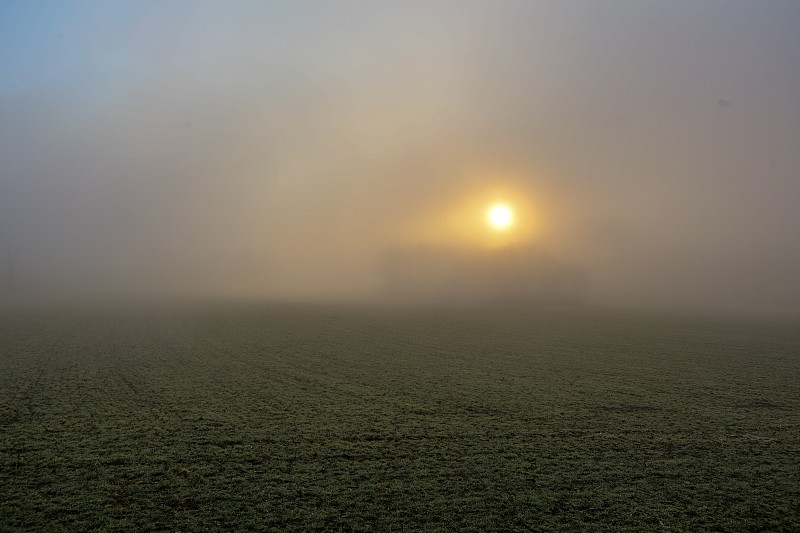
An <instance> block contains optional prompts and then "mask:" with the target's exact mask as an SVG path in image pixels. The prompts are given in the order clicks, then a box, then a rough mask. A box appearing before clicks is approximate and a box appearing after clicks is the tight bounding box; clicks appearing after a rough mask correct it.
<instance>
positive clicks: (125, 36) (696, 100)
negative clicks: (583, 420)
mask: <svg viewBox="0 0 800 533" xmlns="http://www.w3.org/2000/svg"><path fill="white" fill-rule="evenodd" d="M497 199H502V200H504V201H508V202H510V203H511V204H512V205H513V206H514V208H515V210H516V212H517V215H518V219H517V225H516V226H515V228H514V230H513V232H510V233H508V234H506V235H505V236H504V237H503V238H502V239H501V238H499V237H497V236H493V235H491V234H490V233H488V232H489V231H490V230H488V229H487V228H486V227H485V225H484V224H483V213H484V210H485V207H486V206H487V205H488V203H490V202H492V201H494V200H497ZM799 205H800V2H796V1H794V0H786V1H778V0H774V1H773V0H767V1H763V2H753V1H749V0H748V1H745V0H741V1H740V0H719V1H713V0H705V1H703V2H697V1H694V0H692V1H675V0H669V1H667V0H664V1H650V2H645V1H641V0H631V1H606V2H594V1H588V0H587V1H564V0H558V1H552V2H544V1H534V0H525V1H519V2H514V1H485V2H471V1H461V0H458V1H457V0H452V1H443V2H432V1H421V2H409V1H404V2H377V1H369V2H367V1H364V2H355V1H330V2H303V1H293V2H264V1H254V2H246V1H226V2H217V1H213V2H200V1H191V2H190V1H172V2H155V1H130V2H115V1H108V2H101V1H86V2H82V1H70V2H59V1H33V0H25V1H19V2H13V1H5V2H2V3H0V249H1V250H2V252H3V257H4V260H3V263H4V264H7V267H8V268H4V271H3V278H4V283H5V287H6V289H7V291H15V292H17V293H22V292H25V291H28V292H66V293H69V292H75V293H81V292H85V291H88V292H91V291H98V290H99V291H107V290H113V291H120V292H136V291H161V290H175V291H190V292H223V293H237V294H243V295H276V296H282V297H283V296H303V297H316V296H325V297H336V296H354V295H364V294H370V293H371V292H372V291H374V290H376V288H380V286H381V284H382V283H383V282H384V281H385V280H383V279H382V277H381V276H382V272H385V268H384V267H385V263H386V261H387V257H388V258H392V257H398V256H399V257H404V258H405V260H406V262H409V261H411V262H413V263H414V264H415V265H417V267H416V268H417V269H418V270H419V271H420V272H421V273H420V274H419V275H420V276H423V277H424V276H425V275H426V274H425V268H429V266H430V265H431V264H433V263H436V264H437V265H438V266H437V267H436V268H438V269H440V270H441V269H443V268H444V269H445V270H447V269H450V268H455V269H459V268H461V267H464V265H465V264H468V265H467V266H468V267H469V268H466V267H465V268H466V270H470V269H471V270H470V271H473V270H475V269H484V272H489V273H494V274H496V275H504V274H503V272H506V270H503V269H500V268H499V267H498V269H496V270H492V269H493V268H495V267H493V266H491V265H492V264H496V263H497V262H498V261H501V260H500V259H498V260H497V261H495V262H494V263H492V260H490V258H491V257H495V256H497V257H500V255H499V254H501V253H506V256H507V251H506V252H501V251H499V250H501V248H502V247H503V246H505V245H509V244H514V245H516V248H517V249H522V250H529V251H533V252H531V254H529V255H527V256H525V257H531V256H533V255H535V257H536V258H537V259H535V260H530V261H529V263H525V261H528V260H527V259H526V260H524V261H523V260H518V261H522V263H520V264H518V265H517V266H518V267H519V266H520V265H523V266H524V265H528V267H530V269H536V268H539V266H540V265H541V263H542V261H545V262H547V264H549V265H551V267H552V265H560V266H559V268H561V267H562V266H563V269H564V271H565V272H566V271H570V272H572V271H578V270H579V271H581V272H582V273H583V274H582V275H585V279H586V283H585V285H586V287H587V289H586V291H587V292H586V299H587V301H589V302H594V303H612V304H622V305H648V306H656V307H675V306H687V307H693V308H696V307H701V308H705V307H710V308H720V309H733V310H749V309H753V310H767V311H789V312H798V311H800V208H799V207H798V206H799ZM523 255H524V254H523ZM506 256H503V257H506ZM442 257H446V258H447V259H446V260H443V259H442ZM432 258H433V259H432ZM543 258H544V259H543ZM502 261H505V259H503V260H502ZM425 265H428V266H425ZM458 265H461V267H459V266H458ZM481 265H484V266H481ZM486 265H489V266H486ZM537 265H539V266H537ZM504 268H505V267H504ZM515 268H516V267H515ZM520 268H521V267H520ZM526 268H527V267H526ZM552 268H554V267H552ZM12 271H13V272H12ZM440 274H441V273H440ZM440 274H437V275H440ZM431 279H433V278H431ZM437 279H438V278H437ZM470 279H473V278H470ZM515 279H516V278H515ZM520 279H523V278H520ZM548 279H550V278H548ZM433 282H434V281H432V283H433ZM464 283H465V284H470V283H471V282H470V281H469V279H467V278H465V281H464ZM520 283H523V282H522V281H520ZM2 286H4V285H3V284H2V283H0V287H2Z"/></svg>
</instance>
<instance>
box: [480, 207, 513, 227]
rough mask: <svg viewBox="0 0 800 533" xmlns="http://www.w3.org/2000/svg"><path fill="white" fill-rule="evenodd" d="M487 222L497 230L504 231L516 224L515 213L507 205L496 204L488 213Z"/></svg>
mask: <svg viewBox="0 0 800 533" xmlns="http://www.w3.org/2000/svg"><path fill="white" fill-rule="evenodd" d="M486 220H487V221H488V222H489V225H490V226H491V227H492V228H494V229H496V230H498V231H499V230H504V229H507V228H508V227H510V226H511V225H512V224H513V223H514V211H513V210H512V209H511V207H510V206H509V205H507V204H494V205H492V206H491V207H490V208H489V210H488V211H487V212H486Z"/></svg>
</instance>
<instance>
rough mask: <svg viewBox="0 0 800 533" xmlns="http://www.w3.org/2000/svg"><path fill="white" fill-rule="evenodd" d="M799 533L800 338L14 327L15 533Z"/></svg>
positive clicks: (528, 328)
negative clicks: (402, 532) (267, 532)
mask: <svg viewBox="0 0 800 533" xmlns="http://www.w3.org/2000/svg"><path fill="white" fill-rule="evenodd" d="M61 529H64V530H143V529H147V530H172V531H174V530H182V531H185V530H201V531H202V530H246V529H275V530H292V529H298V530H299V529H302V530H309V529H312V530H313V529H317V530H399V529H406V530H427V531H434V530H443V531H444V530H447V531H454V530H501V529H502V530H525V531H527V530H535V531H576V530H587V531H588V530H592V531H604V530H605V531H619V530H636V531H661V530H671V531H682V530H683V531H758V530H764V531H798V530H800V328H798V327H797V324H779V323H766V322H760V323H758V322H741V321H740V322H725V321H712V320H689V319H678V318H669V317H635V316H623V315H619V314H614V315H612V314H606V315H604V314H600V313H597V312H589V311H580V312H576V311H572V312H563V311H549V312H545V311H525V310H520V309H502V308H492V309H483V310H480V309H416V310H412V309H405V310H397V309H395V310H391V309H380V308H364V309H358V308H345V307H333V306H328V307H312V306H266V305H264V306H255V305H251V306H245V305H241V306H234V305H219V306H216V307H206V308H199V307H196V308H192V309H177V308H175V309H171V310H161V311H158V312H156V311H152V310H150V311H148V310H144V309H140V310H128V311H124V312H123V311H120V310H117V311H114V312H104V313H99V312H81V313H78V312H73V313H60V314H53V313H50V314H38V315H36V314H31V313H28V314H26V315H24V316H22V315H20V316H13V315H9V314H7V315H4V316H2V317H1V318H0V530H3V531H6V530H31V531H34V530H36V531H38V530H61Z"/></svg>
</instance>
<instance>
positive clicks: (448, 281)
mask: <svg viewBox="0 0 800 533" xmlns="http://www.w3.org/2000/svg"><path fill="white" fill-rule="evenodd" d="M378 276H379V279H380V281H381V291H382V293H383V294H384V295H385V296H388V297H390V298H395V299H406V300H449V301H467V302H469V301H474V302H491V301H504V302H525V303H556V304H574V303H579V302H581V301H582V300H583V298H584V296H585V293H586V289H587V287H588V279H587V275H586V273H585V272H584V270H583V269H582V268H581V267H580V266H578V265H574V264H569V263H566V262H563V261H560V260H558V259H557V258H555V257H553V256H552V255H550V254H548V253H547V252H545V251H543V250H540V249H539V248H537V247H535V246H506V247H503V248H497V249H492V250H457V249H450V248H443V247H433V246H420V247H416V248H406V249H403V248H396V249H393V250H389V251H387V252H386V253H384V254H383V256H382V258H381V261H380V266H379V268H378Z"/></svg>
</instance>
